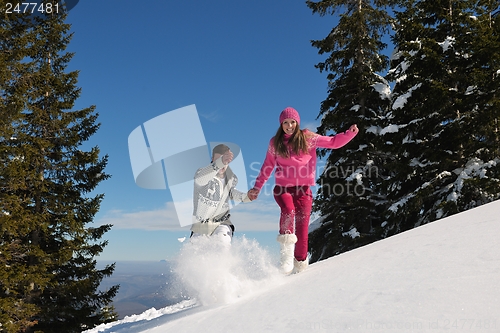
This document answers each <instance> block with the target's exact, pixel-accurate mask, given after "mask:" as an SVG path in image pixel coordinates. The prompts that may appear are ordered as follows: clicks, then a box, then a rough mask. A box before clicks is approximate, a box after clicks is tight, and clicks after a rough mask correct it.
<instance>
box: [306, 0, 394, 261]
mask: <svg viewBox="0 0 500 333" xmlns="http://www.w3.org/2000/svg"><path fill="white" fill-rule="evenodd" d="M306 3H307V5H308V7H309V8H310V9H312V11H313V13H319V14H320V15H321V16H325V15H327V14H331V15H339V17H340V19H339V22H338V24H337V25H336V26H335V27H334V28H333V29H332V31H331V32H330V34H329V35H328V36H327V37H326V38H325V39H323V40H316V41H312V45H313V46H314V47H316V48H318V50H319V54H328V57H327V59H326V60H325V61H324V62H321V63H319V64H317V65H316V67H317V68H318V69H319V70H320V71H321V72H327V73H328V75H327V79H328V96H327V98H326V99H325V100H324V101H323V102H322V103H321V107H320V113H319V116H320V117H322V118H321V125H320V127H319V128H318V132H319V133H320V134H323V135H326V134H328V133H329V131H333V132H341V131H345V130H347V129H348V127H349V126H350V125H351V124H357V125H358V127H359V129H360V132H359V134H358V135H357V137H356V138H355V139H354V142H351V143H349V145H348V146H346V147H344V148H342V149H339V150H335V151H331V152H330V151H320V156H321V155H323V156H325V155H327V156H328V158H327V162H326V167H325V170H324V172H323V173H322V174H321V175H320V177H319V179H318V185H319V190H318V193H317V196H316V199H315V202H314V206H313V207H314V210H315V211H317V212H320V215H321V216H322V219H323V220H322V223H321V226H320V227H319V228H318V229H316V230H314V231H312V232H311V234H310V247H309V248H310V250H311V261H316V260H321V259H324V258H328V257H330V256H332V255H335V254H337V253H341V252H344V251H347V250H350V249H352V248H354V247H358V246H361V245H364V244H367V243H369V242H372V241H374V240H376V239H377V238H378V236H377V230H379V229H380V228H381V227H380V225H381V223H382V222H383V221H384V219H383V213H384V211H385V210H386V207H385V206H386V202H387V201H386V198H385V195H386V194H385V193H384V192H383V191H381V186H380V184H381V183H382V182H383V180H384V178H386V177H388V175H389V170H387V169H386V167H385V165H386V164H387V159H390V156H389V155H388V154H386V153H385V152H384V151H383V149H381V147H382V146H383V144H384V143H383V142H382V141H381V139H382V137H381V136H379V135H378V134H377V133H376V131H373V128H377V127H381V126H383V122H384V119H385V118H384V117H385V114H386V111H387V109H388V106H389V101H390V100H389V92H390V87H389V85H388V82H387V81H386V80H385V79H384V78H383V77H382V75H383V73H384V71H385V70H387V68H388V57H387V56H386V55H384V54H383V53H382V51H383V50H384V49H385V48H386V47H387V45H386V44H385V43H384V42H383V37H384V36H385V35H386V34H387V33H388V32H389V27H390V23H391V16H390V15H389V13H388V12H387V10H386V9H387V8H390V5H391V1H389V0H380V1H366V0H337V1H331V0H323V1H317V2H313V1H307V2H306ZM354 229H355V230H354ZM349 231H351V233H349ZM352 232H354V233H356V232H357V233H359V236H360V237H355V238H353V237H351V236H349V235H352ZM357 233H356V235H357Z"/></svg>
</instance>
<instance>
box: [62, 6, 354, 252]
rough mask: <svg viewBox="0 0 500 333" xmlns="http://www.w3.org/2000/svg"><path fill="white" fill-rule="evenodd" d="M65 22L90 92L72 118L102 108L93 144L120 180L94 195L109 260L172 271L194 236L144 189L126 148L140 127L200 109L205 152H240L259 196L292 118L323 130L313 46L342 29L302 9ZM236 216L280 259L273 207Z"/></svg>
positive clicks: (83, 12) (269, 203)
mask: <svg viewBox="0 0 500 333" xmlns="http://www.w3.org/2000/svg"><path fill="white" fill-rule="evenodd" d="M67 22H68V23H70V24H72V28H71V31H72V32H74V37H73V40H72V42H71V43H70V45H69V47H68V50H69V51H71V52H75V56H74V58H73V60H72V61H71V63H70V65H69V70H79V71H80V76H79V81H78V85H79V86H80V87H81V88H82V94H81V97H80V98H79V99H78V100H77V103H76V105H75V109H80V108H84V107H88V106H90V105H96V107H97V112H98V113H99V114H100V117H99V121H100V122H101V124H102V125H101V128H100V130H99V131H98V133H97V134H96V135H94V136H93V137H92V138H91V140H90V141H89V143H88V144H89V146H90V145H91V146H94V145H97V146H99V148H100V149H101V153H102V154H108V155H109V164H108V167H107V169H106V171H107V173H109V174H111V176H112V178H111V179H109V180H107V181H104V182H102V183H101V184H100V186H99V187H98V189H97V191H96V192H98V193H104V194H105V199H104V201H103V203H102V205H101V210H100V212H99V213H98V214H97V216H96V218H95V223H96V224H100V223H112V224H113V225H114V227H113V228H112V230H111V231H110V232H108V233H107V234H105V236H104V239H107V240H109V245H108V246H107V247H106V248H105V250H104V252H103V253H102V255H101V256H100V257H99V258H98V259H100V260H117V261H120V260H161V259H168V258H171V257H172V256H175V255H176V253H177V251H178V249H179V247H180V243H179V241H178V240H177V239H178V238H181V237H187V236H189V228H188V227H184V228H180V226H179V223H178V222H177V220H176V215H175V210H174V208H173V204H172V198H171V194H170V192H169V191H168V190H147V189H143V188H140V187H138V186H137V185H136V184H135V181H134V177H133V174H132V168H131V163H130V157H129V152H128V136H129V134H130V133H131V132H132V131H133V130H134V129H135V128H136V127H137V126H140V125H141V124H143V123H144V122H146V121H148V120H150V119H152V118H154V117H156V116H159V115H161V114H164V113H165V112H168V111H171V110H175V109H178V108H181V107H184V106H188V105H191V104H195V105H196V108H197V111H198V113H199V116H200V121H201V125H202V128H203V131H204V135H205V138H206V139H207V141H211V142H213V141H228V142H233V143H235V144H237V145H238V146H239V147H240V148H241V152H242V155H243V158H244V161H245V166H246V170H247V175H246V177H247V179H248V182H249V183H250V184H248V186H251V182H252V181H253V179H254V178H255V176H256V175H257V173H258V169H259V168H260V164H261V163H262V162H263V159H264V156H265V152H266V149H267V143H268V141H269V139H270V138H271V137H272V136H273V135H274V133H275V131H276V129H277V128H278V126H279V121H278V116H279V113H280V112H281V110H282V109H283V108H285V107H287V106H293V107H294V108H296V109H297V110H298V111H299V113H300V115H301V127H307V128H310V129H312V130H315V129H316V126H317V125H319V120H317V119H316V117H317V116H318V113H319V106H320V103H321V101H322V100H323V99H325V98H326V95H327V80H326V74H321V73H319V71H318V70H317V69H316V68H314V65H315V64H316V63H318V62H319V61H321V60H323V59H324V57H325V56H320V55H318V54H317V50H316V49H315V48H313V47H312V46H311V45H310V40H312V39H322V38H324V37H325V36H326V35H327V34H328V33H329V32H330V30H331V28H332V27H333V26H335V24H336V18H335V17H332V16H325V17H320V16H319V15H313V14H312V12H311V11H310V10H309V8H307V6H306V5H305V1H302V0H300V1H299V0H273V1H265V0H254V1H238V2H234V1H233V2H231V1H227V0H212V1H200V0H196V1H195V0H183V1H148V2H137V1H131V0H120V1H97V0H86V1H80V2H79V3H78V5H77V6H76V7H74V8H73V9H72V10H71V12H70V13H69V16H68V19H67ZM340 130H346V129H339V131H340ZM189 136H190V132H189V130H188V131H186V132H185V133H184V135H179V137H178V138H176V140H186V139H187V138H189ZM166 141H167V140H166ZM165 144H166V145H169V144H175V140H174V142H165ZM208 162H209V161H207V163H208ZM318 164H319V165H320V166H321V165H322V161H318ZM268 183H269V182H268ZM270 185H272V180H271V181H270V184H269V186H270ZM232 213H233V223H234V224H235V226H236V236H241V235H243V234H245V235H246V237H249V238H255V239H257V240H258V241H259V243H261V244H262V245H263V246H264V247H270V248H271V249H277V243H276V241H275V237H276V235H277V232H278V219H279V209H278V207H277V205H276V203H275V202H274V199H273V198H272V196H271V195H269V194H266V193H263V194H261V196H260V197H259V199H258V200H257V201H254V202H252V203H249V204H244V205H238V206H237V207H235V209H233V212H232Z"/></svg>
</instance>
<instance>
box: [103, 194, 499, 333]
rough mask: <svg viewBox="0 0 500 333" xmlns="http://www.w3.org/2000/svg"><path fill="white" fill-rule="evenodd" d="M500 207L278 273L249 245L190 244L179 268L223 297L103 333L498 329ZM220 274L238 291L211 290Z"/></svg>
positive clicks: (198, 286)
mask: <svg viewBox="0 0 500 333" xmlns="http://www.w3.org/2000/svg"><path fill="white" fill-rule="evenodd" d="M499 211H500V200H499V201H495V202H492V203H489V204H486V205H483V206H481V207H477V208H474V209H470V210H468V211H466V212H463V213H460V214H456V215H453V216H450V217H447V218H444V219H441V220H439V221H436V222H433V223H430V224H427V225H424V226H421V227H418V228H415V229H413V230H410V231H407V232H404V233H400V234H398V235H395V236H392V237H390V238H387V239H385V240H382V241H379V242H376V243H372V244H369V245H367V246H364V247H361V248H358V249H356V250H353V251H349V252H346V253H343V254H341V255H338V256H335V257H332V258H329V259H326V260H323V261H321V262H318V263H314V264H312V265H310V267H309V268H308V269H307V270H305V271H304V272H302V273H300V274H296V275H292V276H288V277H281V278H279V276H276V275H275V274H276V273H275V269H276V268H274V267H273V265H272V264H271V263H270V262H269V261H268V259H269V256H268V255H267V254H266V253H265V251H263V250H262V249H260V248H259V247H258V245H257V244H255V243H253V242H251V241H248V240H240V241H236V242H235V244H233V245H234V246H233V248H231V250H230V253H231V254H230V255H229V257H226V258H224V257H223V256H222V255H214V253H219V254H220V253H222V252H217V251H216V250H212V249H211V248H210V246H212V245H211V244H196V243H195V244H192V245H190V246H191V247H193V249H194V250H196V251H200V252H199V253H198V254H199V255H198V256H195V255H194V253H195V252H193V251H188V250H187V248H185V249H183V253H182V256H183V258H184V259H186V260H181V261H182V262H183V263H184V264H186V263H190V264H189V265H188V264H186V265H185V266H183V265H179V266H177V269H179V271H180V272H181V273H182V274H184V277H185V279H189V280H192V281H193V282H195V281H197V282H198V283H193V290H194V291H193V292H196V293H197V294H198V295H199V296H200V297H201V298H204V297H206V299H205V302H207V303H210V302H212V300H211V297H212V296H213V294H212V291H214V293H215V295H217V296H218V300H220V301H221V302H219V303H211V304H209V305H204V306H201V305H197V306H195V307H194V308H190V309H186V310H182V311H178V312H176V313H171V314H165V315H162V316H160V317H157V318H154V319H152V320H149V321H147V322H145V321H143V322H142V323H141V322H138V323H128V324H126V323H123V324H121V326H115V329H113V328H111V329H107V330H103V331H102V332H106V333H111V332H116V333H138V332H147V333H164V332H183V333H190V332H192V333H198V332H238V333H243V332H252V333H253V332H323V331H325V332H355V333H364V332H366V333H368V332H370V333H372V332H398V333H404V332H413V333H420V332H422V333H427V332H432V333H434V332H471V333H478V332H500V317H499V314H500V288H498V285H499V284H500V247H499V246H498V235H500V215H499V214H498V212H499ZM207 246H208V250H207ZM193 249H192V250H193ZM204 250H206V253H205V252H203V251H204ZM202 259H204V260H208V261H209V262H210V264H207V263H205V261H204V260H202ZM196 265H199V266H196ZM211 265H214V266H211ZM197 268H198V269H197ZM250 268H253V269H250ZM206 269H209V271H210V272H207V271H206ZM203 270H205V275H203V276H202V274H201V273H200V272H201V271H203ZM215 276H219V278H218V279H217V278H216V277H215ZM222 277H224V278H225V279H228V280H231V278H237V279H240V280H241V281H239V282H240V283H241V284H240V285H239V286H238V288H235V289H237V290H238V292H236V291H235V290H231V289H230V288H229V289H227V288H226V289H225V288H222V287H221V288H220V289H217V288H216V289H214V290H213V289H210V288H212V287H213V286H214V285H215V286H219V285H218V281H221V279H222V280H224V278H222ZM207 280H208V281H207ZM239 294H240V295H245V297H242V298H240V299H239V300H238V301H233V300H234V297H235V295H239ZM236 297H237V296H236ZM223 299H225V300H228V301H229V302H230V303H223V302H222V300H223ZM177 310H178V309H177ZM166 311H167V312H168V311H172V309H170V310H166ZM149 316H151V314H149ZM93 332H101V331H93Z"/></svg>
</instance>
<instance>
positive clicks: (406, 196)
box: [386, 0, 500, 235]
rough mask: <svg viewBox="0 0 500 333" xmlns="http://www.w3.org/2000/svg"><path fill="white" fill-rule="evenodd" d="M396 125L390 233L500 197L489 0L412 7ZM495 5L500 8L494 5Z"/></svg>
mask: <svg viewBox="0 0 500 333" xmlns="http://www.w3.org/2000/svg"><path fill="white" fill-rule="evenodd" d="M403 3H404V5H405V7H403V8H402V9H401V10H400V11H398V12H397V13H396V18H397V20H396V21H397V31H396V34H395V35H394V38H393V41H394V44H395V47H396V48H397V50H398V52H397V54H396V57H395V58H394V59H393V61H392V64H391V72H390V75H389V76H388V80H391V81H395V82H396V85H395V87H394V90H393V101H394V104H393V106H392V112H391V121H392V122H393V124H392V126H393V128H396V129H397V131H392V133H389V134H387V135H386V136H387V138H388V140H391V141H392V142H394V145H393V150H392V151H393V154H394V156H395V157H396V158H397V159H396V161H395V163H393V164H392V165H391V167H392V168H393V169H394V170H397V172H396V173H395V176H394V177H392V178H391V179H390V181H389V182H388V184H387V187H388V188H389V189H391V196H390V198H391V200H392V201H393V205H392V206H391V207H390V211H391V212H392V215H391V216H390V218H389V220H388V224H387V225H386V235H390V234H394V233H398V232H401V231H404V230H407V229H410V228H413V227H416V226H419V225H421V224H425V223H428V222H431V221H434V220H436V219H438V218H441V217H445V216H449V215H450V214H453V213H457V212H460V211H464V210H466V209H469V208H473V207H475V206H478V205H481V204H483V203H486V202H489V201H492V200H495V199H497V198H499V194H500V191H499V190H500V187H499V185H500V178H499V167H500V165H499V164H498V162H500V160H499V146H498V131H497V128H496V124H497V123H498V117H499V115H500V113H499V110H500V109H499V108H498V97H497V96H498V74H497V72H496V71H497V69H498V68H499V67H498V59H499V56H498V48H499V46H500V45H499V40H498V30H497V28H496V26H495V24H494V20H492V19H491V12H492V9H493V8H491V7H490V2H489V1H486V2H483V3H482V4H480V3H477V1H454V0H440V1H435V0H432V1H405V2H403ZM495 6H496V5H495Z"/></svg>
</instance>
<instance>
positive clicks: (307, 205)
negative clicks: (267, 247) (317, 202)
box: [273, 186, 312, 261]
mask: <svg viewBox="0 0 500 333" xmlns="http://www.w3.org/2000/svg"><path fill="white" fill-rule="evenodd" d="M273 194H274V199H275V200H276V202H277V203H278V205H279V206H280V208H281V215H280V234H293V233H294V234H295V235H296V236H297V243H296V244H295V259H297V260H299V261H302V260H305V259H306V258H307V249H308V247H307V245H308V244H307V242H308V236H309V235H308V229H309V218H310V216H311V208H312V193H311V188H310V187H309V186H293V187H282V186H275V187H274V190H273Z"/></svg>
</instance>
